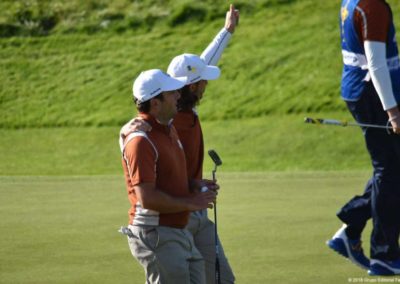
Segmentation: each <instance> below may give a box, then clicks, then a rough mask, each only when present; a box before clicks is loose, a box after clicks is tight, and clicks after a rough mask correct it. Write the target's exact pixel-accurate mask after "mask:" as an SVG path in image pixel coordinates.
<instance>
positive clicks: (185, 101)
mask: <svg viewBox="0 0 400 284" xmlns="http://www.w3.org/2000/svg"><path fill="white" fill-rule="evenodd" d="M199 103H200V99H199V97H198V96H197V95H196V93H195V92H191V91H190V88H189V86H184V87H183V88H182V90H181V97H180V98H179V100H178V110H191V109H193V108H194V107H195V106H196V105H198V104H199Z"/></svg>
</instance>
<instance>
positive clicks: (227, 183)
mask: <svg viewBox="0 0 400 284" xmlns="http://www.w3.org/2000/svg"><path fill="white" fill-rule="evenodd" d="M217 178H218V180H219V183H220V185H221V190H220V194H219V202H218V224H219V227H218V229H219V234H220V238H221V240H222V243H223V245H224V249H225V252H226V254H227V256H228V258H229V260H230V263H231V265H232V267H233V270H234V272H235V274H236V278H237V283H238V284H245V283H249V284H254V283H307V284H309V283H349V282H348V279H349V278H351V279H353V278H354V279H355V278H363V279H368V280H374V279H376V278H372V277H368V276H367V274H366V272H365V271H363V270H361V269H359V268H358V267H356V266H354V265H352V264H351V263H349V262H348V261H346V260H345V259H343V258H342V257H340V256H338V255H337V254H335V253H333V252H331V251H330V250H328V249H327V248H326V245H325V241H326V240H327V239H328V238H329V237H330V236H331V235H332V234H333V233H334V232H335V231H336V230H337V229H338V228H339V227H340V225H341V224H340V222H339V221H338V220H337V218H336V217H335V212H336V211H337V210H338V209H339V207H340V206H341V205H343V203H344V202H346V201H347V200H348V199H349V198H351V197H352V196H353V195H355V194H358V193H360V192H361V191H362V189H363V185H364V183H365V182H366V180H367V178H368V172H350V173H345V172H329V173H324V172H298V173H295V174H293V173H279V172H278V173H256V172H254V173H234V172H230V173H227V172H225V173H217ZM0 194H1V201H0V218H1V222H0V232H1V235H2V237H1V238H0V283H144V273H143V271H142V268H141V267H140V266H139V265H138V264H137V262H136V261H135V260H134V259H133V258H132V257H131V255H130V252H129V249H128V245H127V242H126V239H125V238H124V237H123V236H122V235H120V234H119V233H118V232H117V229H118V228H119V226H120V225H125V224H126V222H127V210H128V207H129V204H128V201H127V197H126V193H125V188H124V182H123V178H122V176H71V177H67V176H64V177H62V176H59V177H42V176H36V177H34V176H32V177H20V176H13V177H7V176H0ZM210 216H213V214H212V213H211V212H210ZM369 231H370V229H368V232H366V233H365V234H364V238H365V240H364V244H365V249H366V251H367V252H368V247H369V246H368V235H369ZM395 280H399V281H400V279H395Z"/></svg>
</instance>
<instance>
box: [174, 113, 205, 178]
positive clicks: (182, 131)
mask: <svg viewBox="0 0 400 284" xmlns="http://www.w3.org/2000/svg"><path fill="white" fill-rule="evenodd" d="M173 124H174V126H175V128H176V130H177V131H178V135H179V139H180V140H181V142H182V145H183V149H184V151H185V156H186V168H187V172H188V177H189V179H197V180H198V179H202V177H203V159H204V142H203V133H202V130H201V125H200V120H199V117H198V116H197V114H196V113H195V112H194V111H193V110H190V111H180V112H178V113H177V114H176V115H175V117H174V122H173Z"/></svg>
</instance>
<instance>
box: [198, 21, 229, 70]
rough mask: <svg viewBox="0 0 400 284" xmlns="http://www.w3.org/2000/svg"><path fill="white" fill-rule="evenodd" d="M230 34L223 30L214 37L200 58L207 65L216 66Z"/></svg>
mask: <svg viewBox="0 0 400 284" xmlns="http://www.w3.org/2000/svg"><path fill="white" fill-rule="evenodd" d="M231 37H232V34H231V33H230V32H228V31H227V30H226V29H225V28H222V30H221V31H220V32H219V33H218V34H217V35H216V37H215V38H214V39H213V41H212V42H211V43H210V44H209V45H208V46H207V48H206V49H205V50H204V51H203V53H202V54H201V55H200V57H201V58H202V59H203V60H204V61H205V62H206V63H207V64H208V65H214V66H216V65H217V63H218V61H219V59H220V58H221V55H222V52H223V51H224V49H225V47H226V46H227V45H228V42H229V40H230V39H231Z"/></svg>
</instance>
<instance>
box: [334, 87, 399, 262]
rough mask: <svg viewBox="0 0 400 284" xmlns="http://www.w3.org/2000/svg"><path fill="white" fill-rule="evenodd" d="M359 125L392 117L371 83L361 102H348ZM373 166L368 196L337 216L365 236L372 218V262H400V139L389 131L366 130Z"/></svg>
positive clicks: (377, 122) (354, 201)
mask: <svg viewBox="0 0 400 284" xmlns="http://www.w3.org/2000/svg"><path fill="white" fill-rule="evenodd" d="M347 107H348V109H349V110H350V112H351V114H352V115H353V117H354V119H355V120H356V121H357V122H359V123H368V124H380V125H385V124H386V123H387V121H388V116H387V114H386V112H385V111H384V110H383V108H382V104H381V102H380V100H379V97H378V94H377V93H376V91H375V89H374V87H373V85H372V83H367V85H366V87H365V90H364V92H363V94H362V96H361V98H360V99H359V100H358V101H356V102H347ZM362 131H363V134H364V138H365V142H366V146H367V149H368V152H369V155H370V158H371V162H372V166H373V169H374V171H373V175H372V177H371V178H370V180H369V181H368V182H367V184H366V186H365V190H364V194H363V195H361V196H355V197H354V198H352V199H351V200H350V201H349V202H348V203H347V204H345V205H344V206H343V208H341V209H340V210H339V212H338V213H337V216H338V217H339V219H341V220H342V221H343V222H344V223H345V224H348V225H349V227H351V228H353V230H354V229H355V230H356V231H357V230H358V231H359V235H361V232H362V230H363V229H364V227H365V225H366V223H367V221H368V219H370V218H371V217H372V222H373V230H372V234H371V258H374V259H382V260H394V259H399V258H400V249H399V236H400V136H399V135H395V134H388V133H387V131H386V130H385V129H376V128H362Z"/></svg>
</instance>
